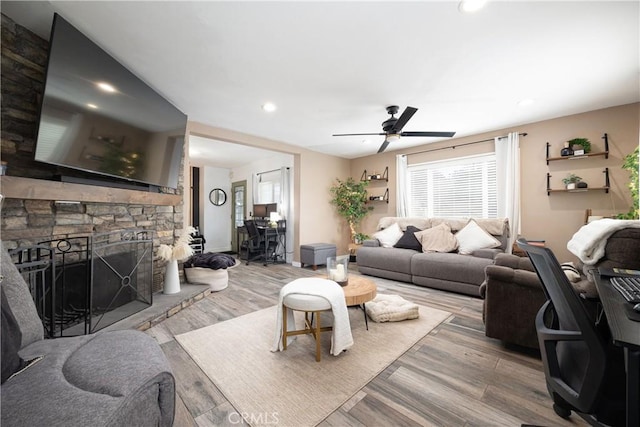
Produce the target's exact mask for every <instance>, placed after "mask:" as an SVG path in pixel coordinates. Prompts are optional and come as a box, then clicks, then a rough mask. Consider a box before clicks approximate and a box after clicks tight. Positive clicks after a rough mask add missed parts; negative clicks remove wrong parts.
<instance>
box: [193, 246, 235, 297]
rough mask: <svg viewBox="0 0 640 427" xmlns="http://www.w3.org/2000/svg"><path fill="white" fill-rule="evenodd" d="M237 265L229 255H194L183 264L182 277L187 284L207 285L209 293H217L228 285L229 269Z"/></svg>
mask: <svg viewBox="0 0 640 427" xmlns="http://www.w3.org/2000/svg"><path fill="white" fill-rule="evenodd" d="M237 265H238V261H237V260H236V259H235V258H233V257H232V256H230V255H225V254H216V253H204V254H202V253H201V254H195V255H193V256H192V257H191V258H189V260H187V261H186V262H185V263H184V276H185V278H186V279H187V282H189V283H202V284H205V285H209V289H210V290H211V292H217V291H221V290H223V289H225V288H226V287H227V286H228V285H229V269H230V268H233V267H235V266H237Z"/></svg>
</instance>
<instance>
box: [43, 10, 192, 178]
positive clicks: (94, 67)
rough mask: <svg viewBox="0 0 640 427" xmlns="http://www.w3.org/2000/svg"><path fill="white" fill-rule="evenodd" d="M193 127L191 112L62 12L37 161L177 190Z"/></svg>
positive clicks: (50, 64) (52, 40)
mask: <svg viewBox="0 0 640 427" xmlns="http://www.w3.org/2000/svg"><path fill="white" fill-rule="evenodd" d="M186 126H187V116H186V115H185V114H184V113H182V112H181V111H180V110H178V109H177V108H176V107H175V106H173V105H172V104H171V103H170V102H169V101H167V100H166V99H165V98H163V97H162V96H161V95H160V94H158V93H157V92H156V91H155V90H153V89H152V88H151V87H149V86H148V85H147V84H146V83H145V82H143V81H142V80H141V79H140V78H138V77H137V76H136V75H134V74H133V73H132V72H130V71H129V70H128V69H127V68H126V67H125V66H123V65H122V64H120V63H119V62H118V61H117V60H115V59H114V58H113V57H112V56H111V55H109V54H108V53H107V52H105V51H104V50H103V49H102V48H100V47H99V46H98V45H97V44H95V43H94V42H92V41H91V40H90V39H89V38H88V37H86V36H85V35H84V34H82V33H81V32H80V31H78V30H77V29H76V28H75V27H73V25H71V24H70V23H69V22H67V21H66V20H64V19H63V18H62V17H61V16H60V15H58V14H55V16H54V20H53V26H52V29H51V38H50V45H49V58H48V64H47V73H46V80H45V88H44V96H43V97H42V104H41V108H40V120H39V124H38V133H37V139H36V149H35V157H34V158H35V160H36V161H40V162H44V163H49V164H53V165H58V166H62V167H66V168H71V169H75V170H82V171H85V172H90V173H91V176H92V177H93V176H95V177H96V178H99V177H100V176H102V177H112V178H117V179H118V180H111V181H114V182H118V181H120V182H121V180H126V181H128V182H132V183H143V184H150V185H151V186H159V187H171V188H176V187H177V186H178V176H179V173H180V165H181V160H182V155H183V150H184V139H185V133H186ZM94 174H95V175H94ZM107 180H109V178H107ZM107 185H108V184H107ZM147 186H148V185H147Z"/></svg>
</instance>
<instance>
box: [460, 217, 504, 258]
mask: <svg viewBox="0 0 640 427" xmlns="http://www.w3.org/2000/svg"><path fill="white" fill-rule="evenodd" d="M456 240H457V241H458V253H460V254H463V255H470V254H472V253H473V251H477V250H478V249H489V248H497V247H498V246H500V244H501V243H500V241H499V240H498V239H496V238H495V237H493V236H492V235H491V234H489V233H487V232H486V231H484V230H483V229H482V228H481V227H480V226H479V225H478V223H477V222H475V221H474V220H472V219H471V220H469V222H468V223H467V225H465V226H464V228H463V229H462V230H460V231H458V232H457V233H456Z"/></svg>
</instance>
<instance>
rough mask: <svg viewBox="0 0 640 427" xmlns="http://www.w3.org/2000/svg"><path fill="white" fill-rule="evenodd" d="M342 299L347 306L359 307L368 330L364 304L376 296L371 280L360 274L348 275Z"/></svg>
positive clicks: (374, 285) (375, 289)
mask: <svg viewBox="0 0 640 427" xmlns="http://www.w3.org/2000/svg"><path fill="white" fill-rule="evenodd" d="M342 290H343V291H344V299H345V301H346V303H347V307H360V308H362V311H363V312H364V324H365V326H366V327H367V330H369V321H368V319H367V311H366V310H365V304H366V303H367V302H369V301H371V300H372V299H374V298H375V297H376V294H377V288H376V284H375V283H374V282H373V280H370V279H367V278H365V277H362V276H356V275H353V274H352V275H349V284H348V285H347V286H343V287H342Z"/></svg>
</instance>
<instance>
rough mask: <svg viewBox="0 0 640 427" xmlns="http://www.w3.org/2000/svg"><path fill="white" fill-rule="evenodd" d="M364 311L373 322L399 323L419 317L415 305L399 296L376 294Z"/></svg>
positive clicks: (417, 308)
mask: <svg viewBox="0 0 640 427" xmlns="http://www.w3.org/2000/svg"><path fill="white" fill-rule="evenodd" d="M366 311H367V314H368V315H369V317H370V318H371V320H373V321H374V322H378V323H382V322H399V321H402V320H409V319H417V318H418V317H420V312H419V307H418V305H417V304H415V303H412V302H411V301H407V300H406V299H404V298H402V297H401V296H399V295H382V294H378V295H377V296H376V297H375V298H374V299H373V301H370V302H368V303H367V305H366Z"/></svg>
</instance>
